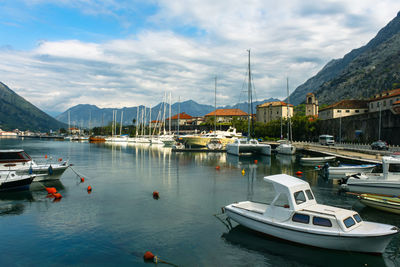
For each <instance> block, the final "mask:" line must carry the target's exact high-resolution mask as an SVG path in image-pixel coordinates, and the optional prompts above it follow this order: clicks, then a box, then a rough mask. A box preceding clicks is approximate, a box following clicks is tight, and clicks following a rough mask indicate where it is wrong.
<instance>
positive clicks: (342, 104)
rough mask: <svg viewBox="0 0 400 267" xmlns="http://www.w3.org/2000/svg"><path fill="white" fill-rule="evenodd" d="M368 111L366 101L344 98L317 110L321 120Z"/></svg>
mask: <svg viewBox="0 0 400 267" xmlns="http://www.w3.org/2000/svg"><path fill="white" fill-rule="evenodd" d="M367 112H368V101H366V100H355V99H346V100H342V101H339V102H337V103H335V104H332V105H330V106H327V107H325V108H323V109H321V110H320V111H319V114H318V118H319V119H321V120H328V119H336V118H341V117H347V116H353V115H360V114H364V113H367Z"/></svg>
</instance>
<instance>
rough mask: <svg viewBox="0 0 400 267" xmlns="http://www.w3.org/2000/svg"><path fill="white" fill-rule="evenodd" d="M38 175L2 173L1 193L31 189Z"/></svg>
mask: <svg viewBox="0 0 400 267" xmlns="http://www.w3.org/2000/svg"><path fill="white" fill-rule="evenodd" d="M36 176H37V175H36V174H22V175H19V174H17V173H16V171H0V191H7V190H24V189H29V186H30V184H31V183H32V181H33V179H34V178H35V177H36Z"/></svg>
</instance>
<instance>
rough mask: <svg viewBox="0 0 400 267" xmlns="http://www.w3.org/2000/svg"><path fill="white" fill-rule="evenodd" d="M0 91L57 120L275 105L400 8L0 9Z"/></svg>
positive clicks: (241, 4)
mask: <svg viewBox="0 0 400 267" xmlns="http://www.w3.org/2000/svg"><path fill="white" fill-rule="evenodd" d="M0 10H1V11H2V12H1V13H2V16H1V17H0V37H1V38H0V81H1V82H3V83H4V84H6V85H7V86H9V87H10V89H12V90H13V91H15V92H16V93H17V94H19V95H20V96H22V97H24V98H25V99H26V100H28V101H29V102H31V103H32V104H34V105H36V106H37V107H39V108H40V109H42V110H44V111H46V112H49V113H52V114H56V113H61V112H63V111H65V110H67V109H68V108H70V107H72V106H75V105H78V104H92V105H96V106H98V107H100V108H113V107H115V108H122V107H133V106H137V105H146V106H154V105H156V104H158V103H159V102H161V101H162V100H163V97H164V93H165V92H167V93H168V94H169V92H171V94H172V102H173V103H174V102H177V101H178V98H180V100H181V101H185V100H189V99H191V100H194V101H196V102H198V103H201V104H211V105H213V104H214V90H215V77H217V105H219V106H220V105H229V104H235V103H238V102H244V101H246V99H247V93H246V92H245V90H246V86H247V85H246V82H247V81H246V73H247V65H248V52H247V51H248V50H250V51H251V69H252V71H251V72H252V75H253V82H254V88H255V91H254V99H256V100H263V99H267V98H270V97H274V98H279V99H284V98H285V97H286V95H287V93H286V77H288V78H289V88H290V90H291V91H293V90H294V89H295V88H296V87H297V86H299V85H301V84H302V83H304V82H305V81H306V80H307V79H309V78H310V77H312V76H313V75H315V74H316V73H317V72H318V71H319V70H321V68H322V67H323V66H324V65H325V64H326V63H328V62H329V61H330V60H332V59H337V58H341V57H343V56H344V55H345V54H346V53H348V52H350V51H351V50H352V49H355V48H358V47H360V46H363V45H365V44H366V43H367V42H368V41H369V40H370V39H372V38H373V37H374V36H375V35H376V34H377V32H378V31H379V30H380V29H381V28H383V27H384V26H385V25H386V24H387V23H388V22H389V21H391V20H392V19H393V18H394V17H395V16H396V15H397V12H398V11H400V1H398V0H380V1H376V0H336V1H329V0H319V1H311V0H280V1H272V0H271V1H270V0H263V1H262V0H260V1H259V0H247V1H243V0H242V1H239V0H229V1H228V0H219V1H215V0H197V1H195V0H174V1H170V0H169V1H167V0H146V1H136V0H103V1H101V0H75V1H70V0H0Z"/></svg>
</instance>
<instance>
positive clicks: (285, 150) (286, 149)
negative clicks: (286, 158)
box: [275, 142, 296, 155]
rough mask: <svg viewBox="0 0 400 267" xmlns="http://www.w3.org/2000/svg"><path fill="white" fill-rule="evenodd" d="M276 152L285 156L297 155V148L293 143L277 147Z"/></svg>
mask: <svg viewBox="0 0 400 267" xmlns="http://www.w3.org/2000/svg"><path fill="white" fill-rule="evenodd" d="M275 150H276V152H278V153H279V154H285V155H294V154H296V147H295V146H294V145H292V144H291V143H289V142H288V143H283V144H280V145H279V146H277V147H276V149H275Z"/></svg>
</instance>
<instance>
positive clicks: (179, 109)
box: [178, 97, 181, 136]
mask: <svg viewBox="0 0 400 267" xmlns="http://www.w3.org/2000/svg"><path fill="white" fill-rule="evenodd" d="M179 113H181V97H179V99H178V136H179V116H180V114H179Z"/></svg>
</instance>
